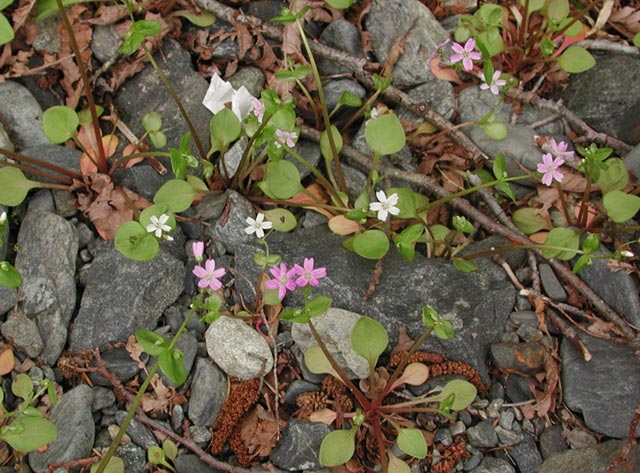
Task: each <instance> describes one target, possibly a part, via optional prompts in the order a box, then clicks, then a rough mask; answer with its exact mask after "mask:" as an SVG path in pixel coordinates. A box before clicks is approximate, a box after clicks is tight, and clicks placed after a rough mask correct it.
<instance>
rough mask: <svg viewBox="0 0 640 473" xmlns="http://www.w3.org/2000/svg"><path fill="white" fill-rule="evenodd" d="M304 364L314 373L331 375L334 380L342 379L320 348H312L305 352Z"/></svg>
mask: <svg viewBox="0 0 640 473" xmlns="http://www.w3.org/2000/svg"><path fill="white" fill-rule="evenodd" d="M304 364H305V365H307V368H309V371H311V372H312V373H316V374H330V375H332V376H333V377H334V378H336V379H340V375H338V373H336V371H335V370H334V369H333V366H331V363H330V362H329V360H328V359H327V357H326V356H325V354H324V352H323V351H322V348H320V347H311V348H308V349H307V351H305V352H304Z"/></svg>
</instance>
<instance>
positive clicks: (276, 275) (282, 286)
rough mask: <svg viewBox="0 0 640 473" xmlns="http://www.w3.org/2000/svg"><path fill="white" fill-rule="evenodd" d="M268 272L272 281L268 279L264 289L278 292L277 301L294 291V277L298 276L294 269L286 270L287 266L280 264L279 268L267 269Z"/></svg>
mask: <svg viewBox="0 0 640 473" xmlns="http://www.w3.org/2000/svg"><path fill="white" fill-rule="evenodd" d="M269 272H270V273H271V276H273V279H269V280H268V281H267V282H266V283H265V285H264V287H266V288H267V289H270V290H275V289H277V290H278V299H281V300H282V299H283V298H284V296H285V295H286V294H287V291H295V290H296V287H297V285H296V281H295V279H294V278H295V276H296V275H297V274H298V272H297V271H296V269H295V267H294V268H291V269H287V265H286V264H285V263H280V265H279V266H273V267H272V268H269Z"/></svg>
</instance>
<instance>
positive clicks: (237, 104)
mask: <svg viewBox="0 0 640 473" xmlns="http://www.w3.org/2000/svg"><path fill="white" fill-rule="evenodd" d="M253 100H255V97H253V96H252V95H251V94H250V93H249V91H248V90H247V88H246V87H245V86H244V85H243V86H242V87H240V88H239V89H238V90H235V89H234V88H233V86H232V85H231V84H230V83H229V82H226V81H224V80H222V79H221V78H220V76H219V75H218V74H214V75H213V77H212V78H211V83H210V84H209V89H208V90H207V93H206V94H205V96H204V99H203V100H202V105H204V106H205V107H207V108H208V109H209V110H210V111H211V113H213V114H214V115H215V114H216V113H218V112H219V111H220V110H222V109H223V108H226V105H227V104H228V103H231V110H232V111H233V113H234V114H235V116H236V117H238V120H240V121H242V120H244V118H245V117H246V116H247V115H248V114H249V112H251V110H252V109H253V107H254V105H253V104H254V102H253Z"/></svg>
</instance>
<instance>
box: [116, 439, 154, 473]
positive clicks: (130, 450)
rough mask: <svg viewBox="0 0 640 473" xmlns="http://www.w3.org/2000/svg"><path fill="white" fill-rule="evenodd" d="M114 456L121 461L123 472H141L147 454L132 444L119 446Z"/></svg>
mask: <svg viewBox="0 0 640 473" xmlns="http://www.w3.org/2000/svg"><path fill="white" fill-rule="evenodd" d="M115 456H117V457H118V458H121V459H122V461H123V463H124V471H143V470H144V465H145V464H146V463H147V452H146V451H145V450H144V449H142V448H140V447H139V446H137V445H136V444H133V443H127V444H123V445H120V446H119V447H118V448H117V449H116V454H115Z"/></svg>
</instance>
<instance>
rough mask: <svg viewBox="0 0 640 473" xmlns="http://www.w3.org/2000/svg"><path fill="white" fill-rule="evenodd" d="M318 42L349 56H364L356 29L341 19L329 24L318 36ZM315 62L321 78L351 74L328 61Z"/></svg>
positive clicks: (318, 59)
mask: <svg viewBox="0 0 640 473" xmlns="http://www.w3.org/2000/svg"><path fill="white" fill-rule="evenodd" d="M320 42H321V43H323V44H326V45H327V46H329V47H330V48H333V49H338V50H340V51H344V52H346V53H348V54H350V55H351V56H355V57H363V55H364V51H363V49H362V42H361V39H360V32H359V31H358V28H356V27H355V26H354V25H353V24H352V23H350V22H348V21H347V20H344V19H342V18H339V19H337V20H334V21H332V22H331V23H329V25H328V26H327V27H326V28H325V29H324V31H323V32H322V34H321V35H320ZM316 61H317V63H318V70H319V71H320V74H321V75H323V76H328V75H334V74H349V73H351V71H350V70H349V68H347V67H346V66H341V65H340V64H336V63H335V62H333V61H331V60H330V59H327V58H324V57H319V58H317V59H316Z"/></svg>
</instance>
